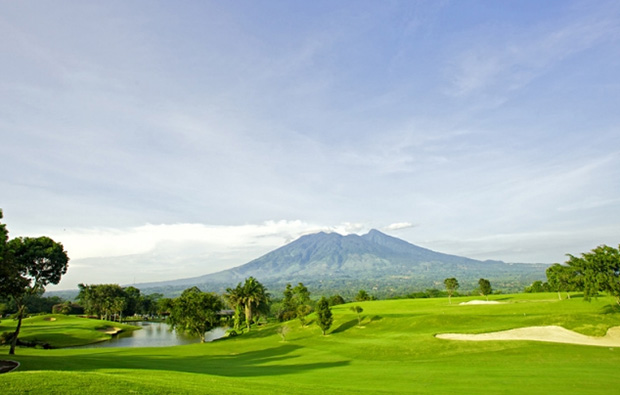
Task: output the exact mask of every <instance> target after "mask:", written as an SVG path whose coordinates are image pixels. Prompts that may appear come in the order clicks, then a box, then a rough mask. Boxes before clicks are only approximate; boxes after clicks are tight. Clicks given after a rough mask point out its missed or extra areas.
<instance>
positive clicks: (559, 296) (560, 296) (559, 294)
mask: <svg viewBox="0 0 620 395" xmlns="http://www.w3.org/2000/svg"><path fill="white" fill-rule="evenodd" d="M558 299H560V300H562V294H561V293H560V291H558Z"/></svg>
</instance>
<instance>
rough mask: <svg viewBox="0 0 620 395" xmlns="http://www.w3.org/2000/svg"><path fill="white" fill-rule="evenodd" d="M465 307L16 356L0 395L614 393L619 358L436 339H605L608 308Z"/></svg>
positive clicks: (517, 302)
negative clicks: (281, 331) (529, 334)
mask: <svg viewBox="0 0 620 395" xmlns="http://www.w3.org/2000/svg"><path fill="white" fill-rule="evenodd" d="M471 299H472V298H453V300H452V301H453V303H452V304H451V305H450V304H448V300H447V299H416V300H411V299H408V300H389V301H372V302H363V303H355V305H359V306H362V307H363V309H364V311H363V313H362V316H363V320H362V323H361V327H359V326H358V323H357V316H356V314H355V313H354V312H352V311H350V309H349V308H350V307H351V305H353V304H348V305H341V306H336V307H334V308H333V312H334V325H333V326H332V329H331V330H330V331H329V334H328V336H325V337H324V336H321V334H320V333H321V331H320V329H319V328H318V326H316V325H315V324H314V323H311V324H310V325H308V326H307V327H305V328H302V327H300V325H299V322H298V321H291V322H288V323H284V324H283V325H288V326H289V327H290V329H291V330H290V332H289V333H288V335H287V341H286V342H283V341H282V340H281V338H280V336H278V334H277V332H276V331H277V328H278V326H279V325H280V324H272V325H266V326H264V327H261V328H259V329H253V331H252V332H251V333H249V334H245V335H242V336H238V337H236V338H231V339H226V340H220V341H216V342H213V343H207V344H193V345H188V346H177V347H166V348H124V349H121V348H116V349H114V348H106V349H70V350H67V349H64V350H63V349H56V350H37V349H26V348H18V349H17V355H15V356H14V357H12V358H11V359H15V360H17V361H19V362H21V366H20V368H19V369H18V370H17V371H15V372H12V373H9V374H4V375H0V391H1V392H2V393H27V392H31V393H82V394H83V393H93V394H94V393H97V394H99V393H153V394H155V393H158V394H161V393H170V394H173V393H175V394H176V393H213V394H222V393H239V394H257V393H258V394H260V393H264V394H269V393H290V394H313V393H322V394H339V393H385V394H388V393H449V392H451V393H503V394H506V393H515V394H520V393H524V392H527V393H534V394H543V393H544V394H549V393H592V394H600V393H606V392H609V391H610V389H612V388H616V387H618V386H619V385H620V378H619V377H618V375H617V366H618V365H619V363H620V348H608V347H592V346H577V345H567V344H555V343H542V342H532V341H511V342H500V341H490V342H458V341H450V340H441V339H437V338H435V337H434V335H435V334H436V333H443V332H457V333H458V332H463V333H481V332H489V331H496V330H504V329H512V328H517V327H525V326H535V325H560V326H563V327H565V328H568V329H571V330H575V331H577V332H580V333H583V334H587V335H597V336H601V335H604V334H605V332H606V331H607V329H608V328H609V327H612V326H618V325H620V313H619V312H618V310H617V309H616V307H615V302H614V301H613V300H612V299H611V298H599V299H598V300H594V301H592V302H591V303H587V302H583V301H582V300H581V298H573V299H571V300H562V301H559V300H558V299H557V295H556V294H519V295H497V296H494V297H491V299H492V300H497V301H501V302H505V303H503V304H498V305H459V303H460V302H463V301H467V300H471ZM310 321H312V316H311V317H310ZM5 322H6V321H5ZM5 322H3V324H4V323H5ZM95 322H96V321H95ZM53 323H55V324H61V323H62V322H60V321H59V320H58V321H54V322H53ZM0 352H3V353H6V352H8V350H7V349H6V348H3V349H0ZM7 357H8V355H7ZM0 358H1V357H0Z"/></svg>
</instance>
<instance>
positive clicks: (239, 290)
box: [224, 283, 243, 331]
mask: <svg viewBox="0 0 620 395" xmlns="http://www.w3.org/2000/svg"><path fill="white" fill-rule="evenodd" d="M224 298H226V300H227V301H228V304H229V305H230V307H232V308H233V310H234V312H235V315H234V321H233V322H234V324H233V326H234V329H235V330H236V331H238V330H240V329H241V321H242V315H243V286H242V285H241V283H239V284H238V285H237V286H236V287H235V288H226V293H225V294H224Z"/></svg>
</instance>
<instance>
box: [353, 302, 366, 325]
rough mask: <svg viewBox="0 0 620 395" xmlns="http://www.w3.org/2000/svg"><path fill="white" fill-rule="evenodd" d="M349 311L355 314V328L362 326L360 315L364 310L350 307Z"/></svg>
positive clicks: (358, 307)
mask: <svg viewBox="0 0 620 395" xmlns="http://www.w3.org/2000/svg"><path fill="white" fill-rule="evenodd" d="M351 311H352V312H354V313H355V314H357V326H362V316H361V315H360V314H362V312H363V311H364V309H363V308H361V307H360V306H351Z"/></svg>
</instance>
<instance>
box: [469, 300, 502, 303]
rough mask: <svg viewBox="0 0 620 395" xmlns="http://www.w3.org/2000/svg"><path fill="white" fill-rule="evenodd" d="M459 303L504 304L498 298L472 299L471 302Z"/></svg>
mask: <svg viewBox="0 0 620 395" xmlns="http://www.w3.org/2000/svg"><path fill="white" fill-rule="evenodd" d="M459 304H502V302H498V301H496V300H470V301H469V302H461V303H459Z"/></svg>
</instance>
